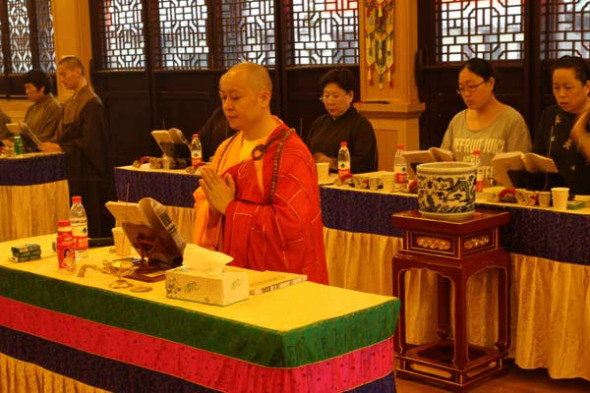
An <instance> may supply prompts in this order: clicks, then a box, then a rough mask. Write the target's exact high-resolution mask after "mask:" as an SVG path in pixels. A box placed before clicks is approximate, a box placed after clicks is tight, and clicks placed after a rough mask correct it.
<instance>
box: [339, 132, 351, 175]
mask: <svg viewBox="0 0 590 393" xmlns="http://www.w3.org/2000/svg"><path fill="white" fill-rule="evenodd" d="M351 176H352V172H351V168H350V151H348V142H346V141H342V142H340V150H338V178H339V179H340V180H346V179H348V178H349V177H351Z"/></svg>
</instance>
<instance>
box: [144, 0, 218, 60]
mask: <svg viewBox="0 0 590 393" xmlns="http://www.w3.org/2000/svg"><path fill="white" fill-rule="evenodd" d="M208 16H209V10H208V7H207V4H206V2H205V0H192V1H186V0H160V1H159V7H158V20H159V31H160V35H159V45H157V47H156V49H155V52H156V58H157V65H158V67H159V68H164V69H206V68H209V65H210V64H209V45H208V42H207V38H208V32H207V19H208Z"/></svg>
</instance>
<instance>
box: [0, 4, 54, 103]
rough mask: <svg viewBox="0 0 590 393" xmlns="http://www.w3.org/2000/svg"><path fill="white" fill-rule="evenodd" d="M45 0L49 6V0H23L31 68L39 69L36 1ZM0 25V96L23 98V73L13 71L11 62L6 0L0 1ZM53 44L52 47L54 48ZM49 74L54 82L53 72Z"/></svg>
mask: <svg viewBox="0 0 590 393" xmlns="http://www.w3.org/2000/svg"><path fill="white" fill-rule="evenodd" d="M41 1H46V2H47V3H48V4H49V5H50V6H51V0H23V2H24V4H25V5H26V6H27V14H28V18H29V42H30V50H31V70H33V69H41V60H40V50H41V49H43V48H39V41H38V37H39V35H38V33H39V30H38V28H39V26H38V22H37V3H38V2H41ZM0 26H1V34H2V38H1V41H0V43H1V48H0V49H1V51H2V64H3V72H2V73H1V74H0V97H2V98H6V99H10V98H24V97H25V94H24V89H23V82H24V76H25V74H24V73H15V72H13V64H12V48H11V42H10V26H9V23H8V2H7V1H2V2H0ZM54 48H55V46H54V47H53V48H52V49H53V50H54ZM54 61H55V59H54ZM50 75H51V76H52V78H53V81H54V82H55V73H54V72H51V73H50Z"/></svg>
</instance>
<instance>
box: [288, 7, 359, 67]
mask: <svg viewBox="0 0 590 393" xmlns="http://www.w3.org/2000/svg"><path fill="white" fill-rule="evenodd" d="M291 9H292V13H291V15H290V16H289V17H288V18H287V31H288V33H287V34H288V38H287V46H286V48H287V59H286V62H287V65H290V66H291V65H308V64H358V62H359V48H358V23H359V20H358V1H349V0H293V1H292V2H291Z"/></svg>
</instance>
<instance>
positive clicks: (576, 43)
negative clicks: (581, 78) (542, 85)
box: [541, 0, 590, 59]
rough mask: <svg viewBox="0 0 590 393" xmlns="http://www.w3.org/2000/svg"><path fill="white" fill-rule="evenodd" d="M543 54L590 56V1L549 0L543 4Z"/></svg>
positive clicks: (553, 57)
mask: <svg viewBox="0 0 590 393" xmlns="http://www.w3.org/2000/svg"><path fill="white" fill-rule="evenodd" d="M541 23H542V25H541V26H542V36H541V58H542V59H558V58H560V57H561V56H564V55H573V56H580V57H582V58H584V59H588V58H590V1H588V0H553V1H550V0H545V1H543V2H542V4H541Z"/></svg>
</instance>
